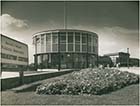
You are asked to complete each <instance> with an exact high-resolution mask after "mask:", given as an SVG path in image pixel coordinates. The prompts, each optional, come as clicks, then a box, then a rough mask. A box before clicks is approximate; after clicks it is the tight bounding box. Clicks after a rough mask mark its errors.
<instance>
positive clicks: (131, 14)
mask: <svg viewBox="0 0 140 106" xmlns="http://www.w3.org/2000/svg"><path fill="white" fill-rule="evenodd" d="M1 7H2V14H1V16H0V19H1V21H0V23H1V26H2V28H1V32H2V34H4V35H6V36H9V37H11V38H14V39H16V40H19V41H22V42H24V43H26V44H28V47H29V63H32V62H33V61H34V60H33V54H34V45H33V44H32V42H33V39H32V36H33V34H34V33H36V32H40V31H44V30H50V29H62V28H64V26H65V25H66V28H67V29H81V30H87V31H92V32H95V33H97V34H98V37H99V55H104V54H107V53H114V52H126V51H127V48H129V49H130V57H133V58H139V33H138V31H139V11H138V10H139V4H138V2H136V1H134V2H132V1H127V2H126V1H99V2H98V1H77V2H76V1H69V2H68V1H67V2H65V3H64V2H63V1H53V2H51V1H48V2H47V1H42V2H39V1H30V2H29V1H11V2H10V1H3V2H2V3H1ZM64 17H65V18H64ZM64 19H66V24H65V25H64V23H65V22H64Z"/></svg>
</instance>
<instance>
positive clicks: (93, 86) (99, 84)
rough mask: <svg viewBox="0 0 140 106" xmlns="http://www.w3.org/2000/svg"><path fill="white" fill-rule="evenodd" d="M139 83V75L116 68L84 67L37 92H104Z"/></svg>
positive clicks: (71, 93) (41, 87) (41, 86)
mask: <svg viewBox="0 0 140 106" xmlns="http://www.w3.org/2000/svg"><path fill="white" fill-rule="evenodd" d="M135 83H139V76H138V75H136V74H132V73H129V72H121V71H119V70H115V69H83V70H81V71H76V72H72V73H71V74H69V75H68V76H65V77H64V78H63V79H61V80H57V81H54V82H51V83H45V84H42V85H40V86H38V87H37V89H36V93H37V94H70V95H80V94H96V95H100V94H104V93H108V92H111V91H114V90H117V89H120V88H123V87H125V86H127V85H130V84H135Z"/></svg>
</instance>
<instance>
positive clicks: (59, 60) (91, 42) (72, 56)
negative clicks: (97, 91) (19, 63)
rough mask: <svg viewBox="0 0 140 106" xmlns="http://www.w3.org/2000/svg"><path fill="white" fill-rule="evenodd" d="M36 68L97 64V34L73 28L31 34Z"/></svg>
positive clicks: (63, 67)
mask: <svg viewBox="0 0 140 106" xmlns="http://www.w3.org/2000/svg"><path fill="white" fill-rule="evenodd" d="M33 40H34V45H35V55H34V57H35V64H36V68H37V69H71V68H75V69H81V68H87V67H94V66H96V65H97V57H98V35H97V34H96V33H93V32H89V31H84V30H75V29H56V30H48V31H42V32H38V33H36V34H34V35H33Z"/></svg>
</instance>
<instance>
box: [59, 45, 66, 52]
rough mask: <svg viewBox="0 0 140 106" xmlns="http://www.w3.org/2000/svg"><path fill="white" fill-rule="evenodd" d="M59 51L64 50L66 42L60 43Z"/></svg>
mask: <svg viewBox="0 0 140 106" xmlns="http://www.w3.org/2000/svg"><path fill="white" fill-rule="evenodd" d="M60 51H63V52H64V51H66V44H60Z"/></svg>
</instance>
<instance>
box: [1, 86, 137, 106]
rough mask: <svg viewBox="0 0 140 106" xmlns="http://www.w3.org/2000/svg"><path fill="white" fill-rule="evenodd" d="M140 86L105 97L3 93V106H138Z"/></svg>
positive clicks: (126, 88)
mask: <svg viewBox="0 0 140 106" xmlns="http://www.w3.org/2000/svg"><path fill="white" fill-rule="evenodd" d="M138 89H139V85H138V84H135V85H131V86H128V87H125V88H123V89H120V90H118V91H115V92H112V93H110V94H105V95H100V96H99V95H92V96H88V95H74V96H72V95H37V94H35V92H33V91H31V92H21V93H14V92H12V91H4V92H2V95H1V96H2V104H3V105H33V104H34V105H39V104H41V105H55V104H57V105H89V104H90V105H94V104H96V105H101V104H102V105H107V104H109V105H138V104H139V91H138Z"/></svg>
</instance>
